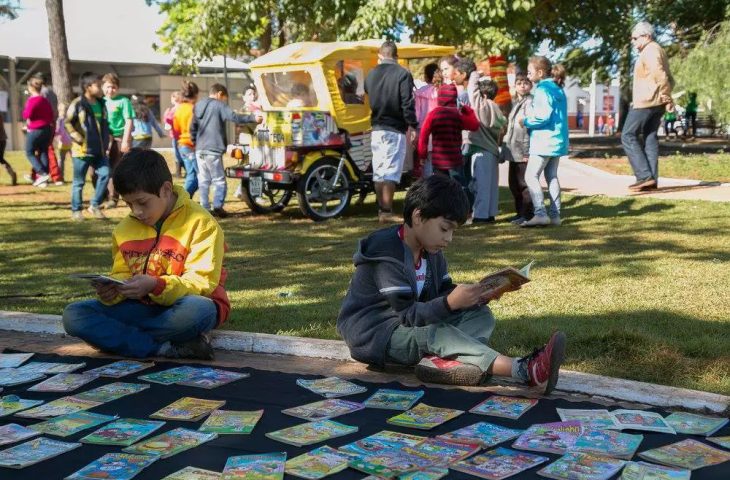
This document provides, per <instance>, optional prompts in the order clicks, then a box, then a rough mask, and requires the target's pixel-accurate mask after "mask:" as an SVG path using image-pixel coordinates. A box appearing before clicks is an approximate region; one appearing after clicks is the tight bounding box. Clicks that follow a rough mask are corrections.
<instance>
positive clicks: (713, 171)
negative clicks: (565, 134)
mask: <svg viewBox="0 0 730 480" xmlns="http://www.w3.org/2000/svg"><path fill="white" fill-rule="evenodd" d="M574 160H577V161H579V162H583V163H585V164H588V165H591V166H594V167H596V168H600V169H601V170H605V171H607V172H611V173H618V174H621V175H632V174H633V172H632V170H631V166H630V165H629V162H628V160H626V157H609V158H575V159H574ZM659 175H660V176H662V177H667V178H688V179H693V180H704V181H706V182H730V154H728V153H712V154H689V153H688V154H682V155H670V156H667V157H661V158H659Z"/></svg>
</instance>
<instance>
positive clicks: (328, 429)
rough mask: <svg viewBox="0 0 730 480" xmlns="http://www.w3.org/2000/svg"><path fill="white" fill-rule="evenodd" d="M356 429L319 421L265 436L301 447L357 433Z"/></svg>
mask: <svg viewBox="0 0 730 480" xmlns="http://www.w3.org/2000/svg"><path fill="white" fill-rule="evenodd" d="M357 430H358V428H357V427H353V426H350V425H344V424H342V423H339V422H335V421H333V420H320V421H318V422H308V423H302V424H299V425H295V426H293V427H288V428H284V429H281V430H276V431H274V432H269V433H267V434H266V436H267V437H269V438H271V439H273V440H276V441H278V442H282V443H288V444H289V445H295V446H297V447H302V446H304V445H312V444H313V443H319V442H324V441H325V440H329V439H330V438H337V437H342V436H344V435H349V434H351V433H355V432H357Z"/></svg>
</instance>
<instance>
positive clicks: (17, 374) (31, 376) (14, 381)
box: [0, 368, 46, 387]
mask: <svg viewBox="0 0 730 480" xmlns="http://www.w3.org/2000/svg"><path fill="white" fill-rule="evenodd" d="M43 378H46V376H45V375H44V374H42V373H40V372H24V371H22V370H20V369H19V368H3V369H0V387H13V386H15V385H22V384H24V383H30V382H35V381H36V380H40V379H43Z"/></svg>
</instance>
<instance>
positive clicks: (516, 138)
mask: <svg viewBox="0 0 730 480" xmlns="http://www.w3.org/2000/svg"><path fill="white" fill-rule="evenodd" d="M531 103H532V95H530V94H527V95H525V96H524V97H522V99H520V100H519V101H513V106H512V111H511V112H509V117H508V124H507V134H506V135H505V136H504V143H503V144H502V149H503V150H504V158H505V160H508V161H510V162H526V161H527V160H525V159H526V158H527V157H528V156H529V155H530V132H528V131H527V128H525V127H524V126H522V125H520V119H524V118H525V117H526V116H527V108H528V107H529V106H530V104H531Z"/></svg>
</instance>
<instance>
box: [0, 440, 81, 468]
mask: <svg viewBox="0 0 730 480" xmlns="http://www.w3.org/2000/svg"><path fill="white" fill-rule="evenodd" d="M80 446H81V444H80V443H69V442H59V441H58V440H51V439H49V438H44V437H39V438H34V439H33V440H28V441H27V442H25V443H21V444H20V445H16V446H14V447H10V448H8V449H5V450H3V451H2V452H0V467H8V468H25V467H27V466H29V465H33V464H36V463H38V462H42V461H43V460H48V459H49V458H53V457H56V456H58V455H61V454H62V453H66V452H68V451H70V450H73V449H74V448H78V447H80Z"/></svg>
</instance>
